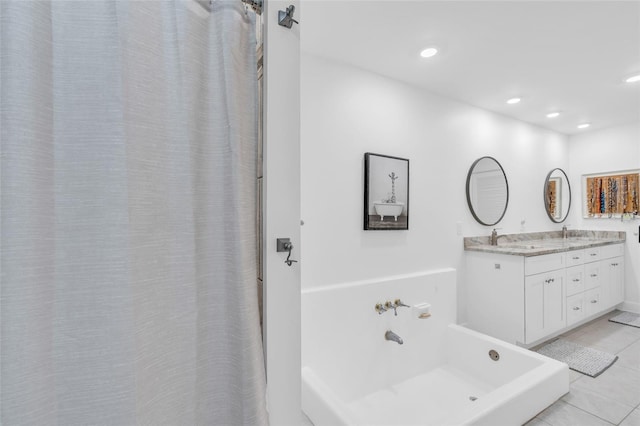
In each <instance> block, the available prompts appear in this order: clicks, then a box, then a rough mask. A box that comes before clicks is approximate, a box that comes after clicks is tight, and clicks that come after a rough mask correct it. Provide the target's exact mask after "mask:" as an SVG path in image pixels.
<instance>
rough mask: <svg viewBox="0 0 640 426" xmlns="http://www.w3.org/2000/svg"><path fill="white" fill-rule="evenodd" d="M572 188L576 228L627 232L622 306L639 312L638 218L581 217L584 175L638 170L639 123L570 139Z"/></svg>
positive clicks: (639, 161)
mask: <svg viewBox="0 0 640 426" xmlns="http://www.w3.org/2000/svg"><path fill="white" fill-rule="evenodd" d="M569 157H570V171H571V172H570V174H569V179H570V181H571V188H572V189H574V196H573V200H574V201H575V203H576V204H575V207H571V218H570V219H569V220H568V221H567V222H569V223H571V224H573V225H574V226H573V227H575V228H579V229H597V230H611V231H626V233H627V244H626V252H625V255H626V262H625V301H626V303H625V309H631V310H634V311H636V312H640V244H638V235H637V233H638V231H639V229H638V227H640V220H634V221H627V222H621V221H620V219H588V218H586V219H585V218H583V217H582V203H583V200H584V198H583V196H582V179H581V176H582V175H583V174H590V173H608V172H615V171H621V170H631V169H640V123H636V124H631V125H627V126H620V127H614V128H611V129H605V130H601V131H597V132H589V133H585V134H583V135H577V136H572V137H571V138H569Z"/></svg>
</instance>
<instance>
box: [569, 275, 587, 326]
mask: <svg viewBox="0 0 640 426" xmlns="http://www.w3.org/2000/svg"><path fill="white" fill-rule="evenodd" d="M583 291H584V266H582V265H580V266H572V267H571V268H567V296H573V295H574V294H578V293H582V292H583ZM567 315H568V313H567Z"/></svg>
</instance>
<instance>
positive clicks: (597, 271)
mask: <svg viewBox="0 0 640 426" xmlns="http://www.w3.org/2000/svg"><path fill="white" fill-rule="evenodd" d="M601 275H602V264H601V262H593V263H587V264H586V265H584V288H585V289H587V290H588V289H590V288H594V287H598V286H599V285H600V277H601Z"/></svg>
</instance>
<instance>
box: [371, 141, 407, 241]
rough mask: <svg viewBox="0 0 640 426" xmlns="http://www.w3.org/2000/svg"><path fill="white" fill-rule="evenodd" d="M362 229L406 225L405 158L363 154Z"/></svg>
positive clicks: (402, 226)
mask: <svg viewBox="0 0 640 426" xmlns="http://www.w3.org/2000/svg"><path fill="white" fill-rule="evenodd" d="M364 229H365V230H406V229H409V160H408V159H406V158H399V157H392V156H389V155H382V154H373V153H371V152H367V153H365V154H364Z"/></svg>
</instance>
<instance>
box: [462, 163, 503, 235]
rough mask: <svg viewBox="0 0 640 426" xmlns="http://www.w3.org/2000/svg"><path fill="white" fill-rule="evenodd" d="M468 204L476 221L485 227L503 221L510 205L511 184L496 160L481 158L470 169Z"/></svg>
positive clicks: (468, 176)
mask: <svg viewBox="0 0 640 426" xmlns="http://www.w3.org/2000/svg"><path fill="white" fill-rule="evenodd" d="M467 203H468V204H469V210H471V214H472V215H473V217H474V218H475V220H477V221H478V222H480V223H481V224H483V225H487V226H493V225H495V224H496V223H498V222H500V220H502V217H503V216H504V214H505V212H506V211H507V204H509V184H508V183H507V175H506V174H505V173H504V170H503V169H502V166H501V165H500V163H498V161H497V160H496V159H495V158H493V157H482V158H479V159H477V160H476V161H475V162H474V163H473V164H472V165H471V168H469V173H468V174H467Z"/></svg>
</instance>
